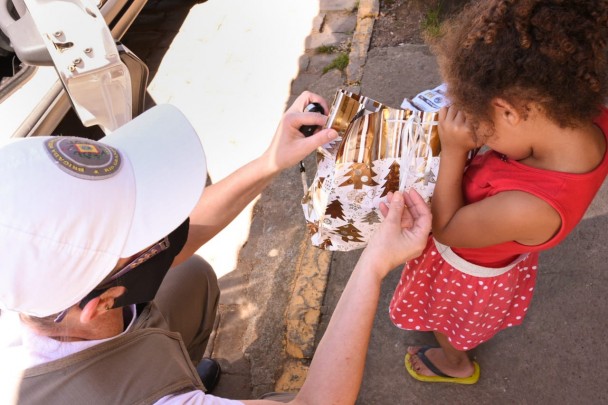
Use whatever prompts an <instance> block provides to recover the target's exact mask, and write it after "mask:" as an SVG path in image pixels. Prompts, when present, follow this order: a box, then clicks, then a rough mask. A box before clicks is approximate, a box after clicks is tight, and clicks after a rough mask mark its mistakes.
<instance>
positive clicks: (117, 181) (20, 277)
mask: <svg viewBox="0 0 608 405" xmlns="http://www.w3.org/2000/svg"><path fill="white" fill-rule="evenodd" d="M206 176H207V172H206V160H205V154H204V151H203V148H202V145H201V143H200V140H199V137H198V135H197V134H196V132H195V131H194V129H193V128H192V126H191V125H190V123H189V122H188V120H187V119H186V117H184V115H183V114H182V113H181V112H180V111H179V110H178V109H176V108H175V107H172V106H169V105H161V106H156V107H154V108H152V109H150V110H148V111H147V112H145V113H143V114H142V115H140V116H139V117H137V118H135V119H134V120H133V121H131V122H129V123H128V124H126V125H124V126H122V127H120V128H119V129H117V130H116V131H115V132H113V133H112V134H110V135H108V136H106V137H104V138H103V139H102V140H101V141H100V142H95V141H91V140H87V139H84V138H75V137H49V136H44V137H32V138H25V139H18V140H14V141H10V142H9V143H7V144H5V145H2V146H1V147H0V308H1V309H7V310H11V311H16V312H20V313H25V314H28V315H33V316H40V317H41V316H48V315H51V314H54V313H57V312H59V311H62V310H64V309H66V308H68V307H70V306H72V305H74V304H76V303H77V302H79V301H80V300H81V299H82V298H83V297H84V296H85V295H86V294H87V293H88V292H90V291H91V290H93V288H95V287H96V286H97V285H98V284H99V283H100V282H101V281H102V280H103V279H104V278H105V277H106V276H107V275H108V274H109V272H110V271H112V269H113V268H114V267H115V265H116V263H117V261H118V259H119V258H121V257H129V256H131V255H133V254H135V253H137V252H139V251H140V250H142V249H144V248H146V247H147V246H149V245H151V244H153V243H155V242H156V241H158V240H159V239H161V238H163V237H164V236H166V235H167V234H169V233H171V231H173V230H174V229H175V228H177V227H178V226H179V225H180V224H181V223H182V222H183V221H184V220H185V219H186V218H187V217H188V215H189V214H190V212H191V211H192V209H193V208H194V206H195V205H196V203H197V201H198V199H199V198H200V195H201V193H202V191H203V188H204V186H205V180H206Z"/></svg>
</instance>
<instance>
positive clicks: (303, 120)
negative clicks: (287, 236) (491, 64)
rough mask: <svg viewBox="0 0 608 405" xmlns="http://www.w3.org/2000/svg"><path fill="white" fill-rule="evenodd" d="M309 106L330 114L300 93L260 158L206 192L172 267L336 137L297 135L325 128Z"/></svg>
mask: <svg viewBox="0 0 608 405" xmlns="http://www.w3.org/2000/svg"><path fill="white" fill-rule="evenodd" d="M312 102H318V103H321V105H322V106H323V108H324V110H325V111H328V110H329V108H328V106H327V103H326V102H325V100H324V99H323V98H322V97H321V96H318V95H316V94H313V93H310V92H304V93H302V94H301V95H300V96H299V97H298V98H297V99H296V100H295V101H294V103H293V104H292V106H291V107H290V108H289V109H288V110H287V111H286V113H285V114H284V115H283V118H282V120H281V122H280V123H279V126H278V128H277V131H276V133H275V136H274V138H273V140H272V143H271V144H270V146H269V147H268V149H267V150H266V151H265V152H264V153H263V154H262V155H261V156H260V157H259V158H257V159H255V160H253V161H251V162H249V163H248V164H246V165H245V166H243V167H241V168H240V169H238V170H236V171H235V172H233V173H232V174H230V175H229V176H228V177H226V178H224V179H222V180H221V181H219V182H218V183H216V184H213V185H210V186H208V187H206V188H205V190H204V192H203V193H202V195H201V198H200V200H199V202H198V204H197V205H196V207H195V208H194V210H193V211H192V213H191V215H190V230H189V233H188V240H187V242H186V245H185V246H184V248H183V249H182V251H181V252H180V254H179V255H178V256H177V257H176V259H175V260H174V262H173V266H176V265H177V264H179V263H181V262H182V261H183V260H185V259H187V258H189V257H190V256H192V255H193V254H194V253H195V252H196V250H197V249H198V248H200V247H201V246H203V245H204V244H205V243H206V242H207V241H209V240H210V239H211V238H212V237H213V236H215V235H216V234H217V233H218V232H220V231H221V230H222V229H224V227H225V226H226V225H228V224H229V223H230V222H231V221H232V220H233V219H234V218H235V217H236V216H237V215H238V214H239V213H240V212H241V211H242V210H243V209H244V208H245V207H246V206H247V204H249V203H250V202H251V201H252V200H253V199H254V198H255V197H256V196H257V195H258V194H260V193H261V192H262V190H264V188H266V186H268V184H269V183H270V181H271V180H272V179H273V178H274V176H276V175H277V174H278V173H279V172H281V171H282V170H283V169H286V168H288V167H291V166H294V165H295V164H297V163H298V162H299V161H301V160H302V159H304V158H305V157H306V156H307V155H309V154H310V153H311V152H313V151H314V150H315V149H316V148H318V147H319V146H321V145H323V144H325V143H327V142H329V141H331V140H333V139H335V138H336V137H337V133H336V131H334V130H333V129H324V130H321V131H319V132H317V133H316V134H314V135H312V136H310V137H308V138H305V137H304V135H302V133H301V132H300V131H299V128H300V127H301V126H302V125H319V126H323V125H324V124H325V121H326V119H327V117H326V116H324V115H321V114H317V113H304V112H302V111H303V110H304V108H305V107H306V105H308V104H309V103H312Z"/></svg>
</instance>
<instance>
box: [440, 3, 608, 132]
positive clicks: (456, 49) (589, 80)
mask: <svg viewBox="0 0 608 405" xmlns="http://www.w3.org/2000/svg"><path fill="white" fill-rule="evenodd" d="M607 40H608V0H585V1H580V0H480V1H473V3H471V4H469V5H468V6H467V7H466V8H465V9H464V10H463V11H462V12H461V13H459V14H458V15H456V16H455V17H454V18H453V19H450V20H447V21H446V22H445V23H444V24H443V25H442V31H441V35H440V37H439V38H438V39H437V40H436V42H435V43H432V44H431V45H432V48H433V50H434V51H435V53H436V55H437V58H438V62H439V67H440V70H441V74H442V76H443V79H444V81H445V82H446V83H447V84H448V93H449V96H450V98H451V99H452V102H454V103H455V104H456V105H457V106H458V107H459V108H461V109H462V110H463V111H464V112H465V113H466V114H467V115H468V116H470V117H471V118H472V119H473V121H474V122H475V121H476V122H489V123H491V122H492V121H491V119H490V101H491V100H492V99H493V98H496V97H500V98H503V99H505V100H507V101H508V102H509V103H511V104H512V105H513V106H514V107H515V108H516V109H517V110H518V112H520V113H521V114H522V115H523V116H524V117H527V114H528V112H529V111H530V106H531V103H534V104H535V105H537V106H539V107H540V109H541V111H542V112H543V113H544V114H545V115H546V116H547V117H548V118H549V119H551V120H552V121H553V122H555V123H557V124H558V125H560V126H561V127H576V126H578V125H580V124H583V123H587V122H589V121H591V120H592V119H593V118H595V117H596V116H597V115H598V114H599V113H600V109H601V106H602V104H603V103H604V102H605V101H606V97H607V93H608V60H607V48H606V45H607Z"/></svg>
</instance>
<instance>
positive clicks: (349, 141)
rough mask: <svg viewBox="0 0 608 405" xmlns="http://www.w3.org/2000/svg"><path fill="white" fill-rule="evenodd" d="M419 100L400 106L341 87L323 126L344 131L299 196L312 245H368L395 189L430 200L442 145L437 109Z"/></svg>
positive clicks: (342, 247) (324, 153)
mask: <svg viewBox="0 0 608 405" xmlns="http://www.w3.org/2000/svg"><path fill="white" fill-rule="evenodd" d="M421 94H422V93H421ZM414 101H415V100H412V103H410V104H409V105H408V106H407V108H400V109H397V108H390V107H387V106H385V105H383V104H381V103H379V102H378V101H376V100H373V99H370V98H368V97H364V96H362V95H358V94H353V93H350V92H348V91H344V90H338V91H337V93H336V96H335V98H334V101H333V103H332V105H331V109H330V112H329V114H328V120H327V123H326V127H331V128H333V129H335V130H336V131H337V132H338V134H339V136H338V138H337V139H336V140H334V141H333V142H331V143H328V144H326V145H324V146H323V147H321V148H319V150H318V153H317V173H316V175H315V178H314V180H313V181H312V184H311V185H310V187H309V188H308V191H307V192H306V194H305V196H304V198H303V200H302V206H303V209H304V216H305V218H306V221H307V225H308V230H309V232H310V234H311V241H312V243H313V245H314V246H317V247H320V248H322V249H328V250H339V251H348V250H354V249H359V248H363V247H365V245H366V244H367V241H368V239H369V237H370V236H371V234H372V233H373V232H374V230H375V229H376V227H377V226H378V224H379V223H380V222H381V221H382V215H381V213H380V210H379V204H380V202H381V201H383V200H385V198H386V195H387V194H388V193H389V192H391V191H396V190H401V191H403V190H407V189H410V188H414V189H416V190H417V191H418V192H419V193H420V195H422V197H423V198H425V199H426V201H427V202H428V201H429V200H430V198H431V196H432V195H433V190H434V187H435V181H436V178H437V174H438V171H439V153H440V151H441V148H440V144H439V134H438V128H437V115H438V113H437V111H438V108H436V109H435V110H432V109H431V108H429V109H427V110H423V109H421V108H419V107H416V106H415V104H414V103H413V102H414Z"/></svg>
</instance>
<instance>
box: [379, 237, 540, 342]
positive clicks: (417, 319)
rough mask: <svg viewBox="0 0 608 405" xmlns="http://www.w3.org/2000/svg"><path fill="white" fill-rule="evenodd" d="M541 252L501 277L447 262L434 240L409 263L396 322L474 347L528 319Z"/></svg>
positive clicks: (393, 311)
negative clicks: (482, 274) (468, 271)
mask: <svg viewBox="0 0 608 405" xmlns="http://www.w3.org/2000/svg"><path fill="white" fill-rule="evenodd" d="M537 263H538V254H536V253H534V254H530V255H529V256H528V257H527V258H526V259H524V260H523V261H521V262H520V263H518V264H517V265H516V266H515V267H514V268H512V269H511V270H509V271H507V272H506V273H503V274H501V275H500V276H496V277H476V276H471V275H469V274H465V273H462V272H461V271H459V270H458V269H456V268H454V267H452V266H451V265H449V264H448V263H446V262H445V261H444V260H443V259H442V257H441V255H440V254H439V253H438V252H437V249H436V247H435V244H434V243H432V242H431V243H428V244H427V247H426V248H425V250H424V252H423V253H422V255H421V256H420V257H418V258H416V259H414V260H412V261H410V262H408V263H407V264H406V265H405V267H404V269H403V273H402V274H401V280H400V281H399V284H398V285H397V288H396V290H395V293H394V294H393V298H392V300H391V303H390V305H389V315H390V318H391V321H392V322H393V323H394V324H395V326H397V327H399V328H401V329H406V330H417V331H436V332H440V333H442V334H444V335H446V336H447V338H448V339H449V341H450V343H451V344H452V345H453V346H454V347H455V348H456V349H458V350H470V349H472V348H474V347H475V346H477V345H479V344H480V343H483V342H485V341H487V340H489V339H490V338H491V337H493V336H494V335H495V334H496V333H497V332H498V331H500V330H502V329H505V328H507V327H510V326H515V325H519V324H521V323H522V321H523V318H524V316H525V313H526V311H527V310H528V305H529V304H530V300H531V299H532V294H533V292H534V285H535V283H536V268H537Z"/></svg>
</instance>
